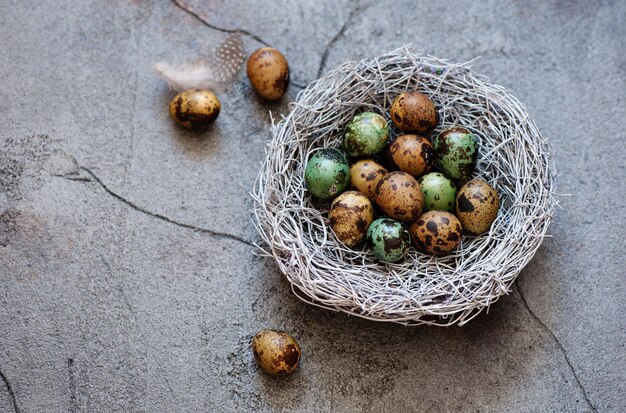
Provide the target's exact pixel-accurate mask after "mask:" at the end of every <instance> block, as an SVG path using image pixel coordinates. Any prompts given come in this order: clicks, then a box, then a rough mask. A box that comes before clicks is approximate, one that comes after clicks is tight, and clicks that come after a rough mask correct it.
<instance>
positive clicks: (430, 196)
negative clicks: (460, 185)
mask: <svg viewBox="0 0 626 413" xmlns="http://www.w3.org/2000/svg"><path fill="white" fill-rule="evenodd" d="M417 182H418V183H419V184H420V188H421V189H422V193H423V194H424V212H428V211H448V212H452V213H454V202H455V200H456V185H454V182H452V181H451V180H450V179H448V178H446V177H445V176H443V174H440V173H439V172H431V173H429V174H426V175H424V176H422V177H421V178H420V179H419V180H418V181H417Z"/></svg>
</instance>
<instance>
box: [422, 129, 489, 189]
mask: <svg viewBox="0 0 626 413" xmlns="http://www.w3.org/2000/svg"><path fill="white" fill-rule="evenodd" d="M433 147H434V148H435V152H436V154H437V155H436V163H437V167H438V168H439V169H441V171H442V172H443V173H444V174H445V175H446V176H448V177H449V178H452V179H460V180H467V179H469V177H470V176H471V175H472V172H474V167H476V158H477V156H478V143H477V137H476V135H474V134H473V133H471V132H470V131H468V130H467V129H465V128H461V127H458V126H457V127H454V128H449V129H446V130H444V131H443V132H441V133H440V134H439V135H438V136H437V137H436V138H435V140H434V142H433Z"/></svg>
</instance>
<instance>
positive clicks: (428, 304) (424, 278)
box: [253, 46, 557, 326]
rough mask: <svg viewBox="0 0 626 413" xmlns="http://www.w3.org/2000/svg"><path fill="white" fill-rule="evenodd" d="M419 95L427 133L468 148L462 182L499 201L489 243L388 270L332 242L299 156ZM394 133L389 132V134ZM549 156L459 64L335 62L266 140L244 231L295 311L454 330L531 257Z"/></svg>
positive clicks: (515, 111)
mask: <svg viewBox="0 0 626 413" xmlns="http://www.w3.org/2000/svg"><path fill="white" fill-rule="evenodd" d="M406 90H411V91H414V90H417V91H420V92H422V93H425V94H427V95H428V96H429V97H430V98H431V99H432V100H433V102H434V103H435V105H436V106H437V108H438V109H439V115H440V119H441V120H442V122H440V125H439V126H438V128H437V129H436V130H435V131H434V132H433V135H435V134H437V133H439V131H441V130H442V129H444V128H447V127H450V126H455V125H460V126H463V127H465V128H467V129H469V130H471V131H473V132H474V133H475V134H476V135H477V136H478V137H479V155H478V165H477V167H476V171H475V173H474V176H476V177H480V178H481V179H484V180H486V181H487V182H489V183H490V184H491V185H492V186H494V187H495V188H496V190H497V191H498V194H499V196H500V204H501V206H500V210H499V213H498V217H497V219H496V221H495V222H494V223H493V225H492V227H491V230H490V231H489V233H487V234H485V235H482V236H477V237H471V236H464V237H463V239H462V241H461V244H460V245H459V247H458V248H457V249H456V250H455V251H454V252H453V253H451V254H449V255H447V256H444V257H434V256H429V255H425V254H422V253H420V252H418V251H416V250H415V249H411V250H410V252H409V254H408V255H407V256H406V258H405V259H404V260H403V261H401V262H399V263H395V264H387V263H383V262H381V261H379V260H377V259H376V257H375V256H374V255H373V253H372V252H371V251H370V250H369V249H368V248H367V247H366V246H363V247H360V248H357V249H350V248H347V247H346V246H344V245H342V244H341V243H340V242H339V241H338V240H337V239H336V238H335V235H334V234H333V232H332V230H331V229H330V226H329V221H328V218H327V213H328V207H329V204H328V203H320V202H319V201H317V200H316V199H314V198H313V197H312V196H311V195H310V194H309V192H307V190H306V185H305V181H304V168H305V166H306V163H307V160H308V158H309V156H310V154H311V152H312V151H313V150H315V149H317V148H320V147H339V146H340V143H341V139H342V132H343V128H344V127H345V125H346V124H347V123H348V121H349V120H350V119H351V118H352V117H353V116H354V114H355V113H357V112H360V111H364V110H371V111H376V112H378V113H380V114H381V115H383V116H385V118H386V119H387V120H388V121H390V119H389V115H388V114H389V108H390V106H391V103H392V102H393V99H394V98H395V97H396V96H397V95H398V94H400V93H401V92H403V91H406ZM397 132H398V131H395V132H394V133H396V134H397ZM555 190H556V186H555V171H554V166H553V163H552V155H551V147H550V144H549V142H548V140H547V139H545V138H544V137H542V136H541V134H540V133H539V131H538V130H537V127H536V126H535V123H534V122H533V121H532V120H531V119H530V117H529V116H528V113H527V112H526V109H525V108H524V106H523V105H522V104H521V103H520V102H519V101H518V100H517V99H516V98H515V97H513V96H511V95H510V94H509V93H508V92H507V91H506V90H505V89H504V88H503V87H501V86H498V85H494V84H491V83H489V82H488V79H486V78H485V77H483V76H480V75H477V74H475V73H473V72H472V70H471V69H470V66H469V63H464V64H450V63H448V62H446V61H444V60H441V59H438V58H435V57H432V56H425V55H421V54H419V53H418V52H416V51H414V50H413V49H412V48H411V47H410V46H405V47H403V48H400V49H398V50H395V51H393V52H391V53H389V54H386V55H383V56H379V57H377V58H374V59H370V60H362V61H360V62H347V63H344V64H343V65H341V66H339V67H338V68H337V69H335V70H333V71H332V72H330V73H328V74H327V75H326V76H324V77H322V78H321V79H319V80H317V81H315V82H313V83H311V84H310V85H309V86H308V87H307V88H306V89H305V90H303V91H301V92H300V93H299V94H298V97H297V99H296V101H295V102H294V103H292V104H291V112H290V113H289V115H287V116H286V117H285V118H283V119H282V120H281V121H280V122H279V123H278V124H276V125H274V127H273V129H272V140H271V142H270V143H269V145H268V147H267V154H266V157H265V161H264V163H263V167H262V169H261V171H260V173H259V175H258V177H257V179H256V182H255V187H254V191H253V197H254V200H255V207H254V214H255V218H256V222H255V225H256V227H257V229H258V231H259V233H260V235H261V237H262V238H263V241H265V243H266V244H267V246H265V247H261V254H262V255H266V256H269V257H273V258H274V259H275V260H276V262H277V264H278V266H279V268H280V270H281V271H282V272H283V273H284V274H285V276H286V277H287V279H288V280H289V282H290V283H291V284H292V289H293V292H294V293H295V294H296V295H297V296H298V297H299V298H301V299H302V300H304V301H306V302H309V303H311V304H314V305H318V306H321V307H324V308H329V309H333V310H340V311H344V312H347V313H350V314H353V315H357V316H360V317H363V318H367V319H370V320H377V321H390V322H397V323H403V324H432V325H443V326H447V325H451V324H455V323H458V324H459V325H463V324H464V323H466V322H468V321H469V320H470V319H472V318H473V317H475V316H476V315H477V314H478V313H480V312H481V311H482V310H483V309H485V308H487V307H488V306H489V305H490V304H492V303H493V302H494V301H496V300H497V299H498V298H499V297H500V296H501V295H503V294H506V293H507V292H508V291H509V289H510V286H511V284H512V283H513V281H514V280H515V277H516V276H517V275H518V274H519V272H520V271H521V270H522V268H524V266H525V265H526V264H527V263H528V261H529V260H530V259H531V258H532V257H533V255H534V254H535V252H536V251H537V249H538V248H539V246H540V245H541V242H542V241H543V238H544V237H545V236H546V231H547V229H548V225H549V223H550V220H551V218H552V216H553V213H554V209H555V206H556V205H557V200H556V195H555Z"/></svg>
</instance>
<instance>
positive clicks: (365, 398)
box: [0, 0, 626, 413]
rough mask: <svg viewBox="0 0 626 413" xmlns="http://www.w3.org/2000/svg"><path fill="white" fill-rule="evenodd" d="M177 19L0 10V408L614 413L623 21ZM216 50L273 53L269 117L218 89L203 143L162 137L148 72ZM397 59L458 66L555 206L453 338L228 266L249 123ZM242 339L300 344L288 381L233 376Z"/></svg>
mask: <svg viewBox="0 0 626 413" xmlns="http://www.w3.org/2000/svg"><path fill="white" fill-rule="evenodd" d="M178 3H179V4H178V5H177V4H176V3H175V2H172V1H166V0H164V1H123V0H107V1H101V0H66V1H54V2H52V1H50V2H44V1H8V2H7V1H5V2H4V3H3V4H2V6H1V7H0V39H1V40H2V42H1V44H2V54H1V58H0V96H1V99H0V113H2V116H1V117H0V143H1V144H0V372H1V374H0V412H12V411H16V412H22V413H26V412H206V411H219V412H235V411H267V412H269V411H277V412H278V411H303V412H317V411H332V412H340V411H345V412H352V411H354V412H357V411H358V412H360V411H371V412H381V411H393V412H403V411H415V412H426V411H429V412H456V411H463V412H470V411H473V412H476V411H480V412H501V411H508V412H589V411H594V410H597V411H600V412H623V411H626V400H625V397H626V396H625V393H626V389H625V387H624V383H626V373H625V372H626V361H625V350H624V343H625V342H626V333H625V331H626V323H625V321H624V320H625V318H624V316H623V314H624V312H625V310H626V308H625V306H626V291H625V288H626V287H625V285H626V283H625V282H624V268H625V266H626V262H625V258H624V251H623V250H624V238H623V237H624V231H625V229H626V228H625V225H624V216H625V215H626V208H625V207H624V202H623V198H624V191H625V190H626V188H625V184H624V177H625V170H624V167H625V165H626V159H625V145H624V140H625V138H626V136H625V132H624V130H626V128H625V126H626V124H625V121H624V114H625V113H626V107H625V106H626V105H625V100H624V91H625V90H626V69H625V68H626V57H625V56H626V54H624V50H626V25H624V16H626V3H624V2H623V1H606V0H605V1H598V2H587V1H549V2H547V1H541V0H533V1H530V2H528V1H527V2H521V1H511V0H506V1H495V0H493V1H487V2H474V1H470V0H468V1H453V2H448V1H446V2H426V1H420V2H414V1H407V2H398V3H395V4H394V5H391V4H388V3H387V2H377V1H369V2H367V1H366V0H363V1H359V2H350V3H348V2H346V3H338V2H335V1H316V2H305V1H302V2H299V3H300V4H298V3H297V2H293V1H287V0H282V1H276V2H263V1H259V0H236V1H208V0H206V1H201V0H194V1H191V0H178ZM194 14H195V15H196V16H195V17H194ZM202 20H204V22H203V21H202ZM237 29H241V30H243V31H244V32H245V33H244V36H243V37H244V39H245V41H246V43H247V48H248V52H251V51H252V50H254V49H256V48H257V47H260V46H261V45H262V44H263V43H266V44H271V45H273V46H275V47H277V48H278V49H280V50H281V51H283V53H284V54H285V55H286V56H287V58H288V59H289V62H290V63H291V67H292V85H291V87H290V89H289V92H288V95H287V96H286V98H285V99H284V100H283V102H282V103H279V104H271V105H268V104H265V103H263V102H261V101H260V100H259V99H258V98H256V96H255V94H254V92H253V91H252V90H251V88H250V86H249V85H248V83H247V82H246V80H245V75H244V74H243V72H242V73H240V74H239V78H238V81H237V82H236V83H235V84H233V86H232V87H230V88H229V89H228V90H226V91H223V92H221V93H220V95H219V97H220V100H221V102H222V105H223V110H222V114H221V115H220V118H219V119H218V121H217V123H216V124H215V125H214V127H213V128H212V129H211V130H210V131H208V132H206V133H204V134H196V133H192V132H188V131H186V130H183V129H181V128H179V127H177V126H176V125H175V124H174V123H173V122H172V121H171V120H170V119H169V115H168V112H167V104H168V102H169V100H170V99H171V97H172V96H173V94H172V93H171V92H169V91H168V90H167V88H166V86H165V85H164V83H163V82H162V81H160V80H159V79H157V78H156V76H155V74H154V71H153V69H152V64H153V63H154V62H155V61H158V60H169V61H184V60H187V59H192V58H194V57H196V56H197V55H198V54H200V53H202V51H203V50H208V49H210V48H211V47H212V46H213V45H215V44H216V43H217V42H219V41H220V40H221V39H223V38H224V37H225V36H226V35H227V31H229V30H237ZM407 42H414V43H415V44H416V45H417V46H418V47H420V48H423V49H425V50H426V51H427V52H429V53H431V54H434V55H436V56H440V57H446V58H449V59H452V60H456V61H462V60H468V59H471V58H474V57H476V56H482V58H481V59H480V60H479V61H478V62H476V63H475V69H476V71H478V72H481V73H484V74H486V75H488V76H490V77H491V78H492V80H493V81H494V82H496V83H500V84H504V85H506V86H507V87H509V88H511V89H512V90H513V91H514V93H515V94H516V95H517V96H518V97H519V98H520V99H521V100H522V101H523V102H525V104H526V105H527V107H528V110H529V112H530V113H531V114H532V115H533V117H534V119H535V120H536V122H537V124H538V125H539V127H540V129H541V130H542V131H543V132H544V134H545V135H546V136H548V137H549V138H550V139H551V141H552V143H553V145H554V153H555V159H556V165H557V167H558V170H559V172H560V178H559V191H560V192H561V193H564V194H570V195H568V196H563V197H562V198H561V200H562V206H563V209H560V210H558V212H557V216H556V219H555V220H554V223H553V224H552V226H551V228H550V232H551V234H552V238H548V239H546V241H545V242H544V244H543V246H542V247H541V248H540V249H539V251H538V253H537V255H536V256H535V258H534V260H533V261H532V262H531V263H530V265H529V266H528V267H527V268H526V269H525V270H524V271H523V272H522V274H521V276H520V278H519V279H518V281H517V283H516V284H515V285H514V287H513V290H512V292H511V294H510V295H509V296H507V297H505V298H503V299H502V300H500V301H499V302H498V303H496V304H495V305H494V306H493V307H492V308H491V309H490V311H489V313H485V314H481V315H480V316H479V317H478V318H476V319H475V320H474V321H472V322H471V323H470V324H469V325H467V326H466V327H463V328H457V327H453V328H449V329H436V328H405V327H401V326H395V325H386V324H377V323H372V322H366V321H363V320H359V319H355V318H353V317H348V316H345V315H341V314H335V313H332V312H329V311H324V310H320V309H317V308H314V307H311V306H308V305H305V304H303V303H301V302H300V301H299V300H297V298H295V297H294V295H292V294H291V290H290V287H289V285H288V284H287V282H286V281H285V280H284V278H283V277H282V276H281V274H280V273H279V272H278V270H277V268H276V266H275V265H274V264H273V262H272V261H270V260H267V259H261V258H257V257H255V256H254V255H253V254H252V251H253V247H252V246H251V243H252V242H254V241H256V240H257V237H256V234H255V231H254V229H253V227H252V225H251V223H250V219H251V216H250V213H249V208H250V206H251V199H250V197H249V196H248V193H249V191H250V190H251V185H252V183H253V179H254V176H255V174H256V173H257V171H258V169H259V167H260V162H261V159H262V156H263V148H264V145H265V143H266V142H267V140H268V139H269V126H270V115H269V113H270V112H271V113H272V115H273V116H274V117H275V118H276V117H279V116H280V114H281V113H286V111H287V101H289V100H293V99H294V98H295V95H296V94H297V92H298V91H299V90H300V88H301V87H302V86H304V85H306V84H307V83H308V82H309V81H311V80H313V79H315V78H316V77H317V76H318V75H319V74H321V73H323V72H325V71H327V70H329V69H330V68H332V67H334V66H336V65H337V64H339V63H341V62H343V61H345V60H346V59H358V58H362V57H368V56H373V55H376V54H379V53H382V52H385V51H388V50H391V49H393V48H396V47H398V46H400V45H402V44H404V43H407ZM262 328H278V329H284V330H287V331H289V332H291V333H292V334H293V335H294V336H295V337H296V338H297V339H298V340H299V342H300V345H301V346H302V352H303V357H302V362H301V366H300V369H299V371H298V372H297V373H296V374H294V375H293V376H290V377H288V378H285V379H280V380H277V379H273V378H270V377H267V376H264V375H263V374H261V373H260V372H259V371H258V369H257V367H256V365H255V363H254V359H253V355H252V352H251V351H250V348H249V343H250V339H251V337H252V336H253V335H254V333H255V332H256V331H258V330H260V329H262Z"/></svg>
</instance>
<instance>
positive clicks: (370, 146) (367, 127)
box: [343, 112, 389, 156]
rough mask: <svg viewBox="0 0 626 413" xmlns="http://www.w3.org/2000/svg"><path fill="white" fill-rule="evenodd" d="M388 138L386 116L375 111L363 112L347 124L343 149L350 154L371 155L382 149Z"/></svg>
mask: <svg viewBox="0 0 626 413" xmlns="http://www.w3.org/2000/svg"><path fill="white" fill-rule="evenodd" d="M388 138H389V126H388V125H387V121H386V120H385V118H383V117H382V116H380V115H379V114H377V113H374V112H363V113H359V114H358V115H356V116H355V117H354V118H352V120H351V121H350V123H348V126H346V133H345V136H344V139H343V149H344V150H345V151H346V153H347V154H348V155H350V156H370V155H374V154H375V153H378V152H380V151H382V150H383V148H384V147H385V145H386V144H387V139H388Z"/></svg>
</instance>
